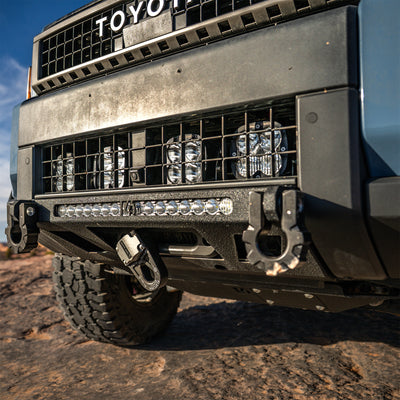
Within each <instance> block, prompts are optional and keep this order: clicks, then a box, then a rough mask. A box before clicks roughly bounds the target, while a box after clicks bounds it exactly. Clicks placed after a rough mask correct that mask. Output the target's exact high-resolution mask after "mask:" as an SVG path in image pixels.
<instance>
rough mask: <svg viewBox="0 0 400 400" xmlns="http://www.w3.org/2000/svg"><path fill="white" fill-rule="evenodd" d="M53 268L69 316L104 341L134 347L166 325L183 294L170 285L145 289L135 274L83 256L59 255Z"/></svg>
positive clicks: (78, 326) (82, 329)
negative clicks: (140, 289)
mask: <svg viewBox="0 0 400 400" xmlns="http://www.w3.org/2000/svg"><path fill="white" fill-rule="evenodd" d="M53 267H54V273H53V280H54V288H55V292H56V297H57V300H58V302H59V305H60V307H61V309H62V311H63V312H64V315H65V318H66V319H67V320H68V321H69V322H70V324H71V325H72V327H73V328H75V329H76V330H78V331H80V332H81V333H83V334H84V335H85V336H86V337H87V338H89V339H94V340H97V341H101V342H107V343H113V344H116V345H119V346H131V345H137V344H142V343H145V342H147V341H149V340H150V339H151V338H153V337H154V336H156V335H157V334H159V333H161V332H162V331H164V330H165V329H166V327H167V326H168V324H169V323H170V321H171V320H172V318H173V317H174V315H175V314H176V311H177V309H178V306H179V302H180V300H181V297H182V294H181V292H178V291H175V292H172V293H171V292H168V291H167V290H166V288H165V287H163V288H161V289H160V290H158V291H157V292H153V293H139V292H138V290H137V289H136V287H135V283H134V281H133V278H131V277H129V276H126V275H115V274H111V273H109V272H106V271H105V268H104V267H105V266H104V264H96V263H92V262H90V261H83V260H81V259H79V258H74V257H68V256H64V255H56V256H55V257H54V258H53Z"/></svg>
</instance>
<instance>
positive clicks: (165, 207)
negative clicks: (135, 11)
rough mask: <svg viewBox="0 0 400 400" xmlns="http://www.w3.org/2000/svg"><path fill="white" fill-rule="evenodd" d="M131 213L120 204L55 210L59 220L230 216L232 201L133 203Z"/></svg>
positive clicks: (226, 199) (60, 207) (70, 206)
mask: <svg viewBox="0 0 400 400" xmlns="http://www.w3.org/2000/svg"><path fill="white" fill-rule="evenodd" d="M131 208H132V212H129V213H128V214H126V213H125V212H124V211H123V209H122V207H121V204H120V203H112V204H110V203H96V204H85V205H83V204H76V205H73V204H68V205H65V204H63V205H59V206H57V208H56V216H58V217H61V218H89V217H95V218H97V217H119V216H121V215H122V216H130V215H137V216H156V215H157V216H167V215H205V214H208V215H217V214H220V215H221V214H222V215H230V214H232V212H233V201H232V200H231V199H229V198H224V199H195V200H170V201H162V200H160V201H140V202H134V203H133V207H131Z"/></svg>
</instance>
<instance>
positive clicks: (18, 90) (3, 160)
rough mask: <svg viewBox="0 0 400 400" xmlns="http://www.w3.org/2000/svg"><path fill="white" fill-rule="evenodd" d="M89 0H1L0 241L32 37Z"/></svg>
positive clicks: (9, 189)
mask: <svg viewBox="0 0 400 400" xmlns="http://www.w3.org/2000/svg"><path fill="white" fill-rule="evenodd" d="M88 2H89V1H88V0H18V1H13V0H0V3H1V4H0V171H1V174H0V241H1V242H4V241H5V240H6V239H5V235H4V228H5V225H6V202H7V200H8V196H9V194H10V191H11V185H10V180H9V166H8V164H9V146H10V130H11V113H12V109H13V107H14V106H15V105H17V104H19V103H20V102H21V101H23V100H24V99H25V93H26V80H27V74H28V67H29V66H30V65H31V63H32V43H33V38H34V36H36V35H37V34H39V33H40V32H41V31H42V29H43V27H44V26H46V25H47V24H49V23H51V22H53V21H55V20H56V19H58V18H60V17H62V16H63V15H65V14H67V13H69V12H71V11H73V10H75V9H77V8H79V7H81V6H82V5H84V4H86V3H88Z"/></svg>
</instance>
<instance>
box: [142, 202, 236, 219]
mask: <svg viewBox="0 0 400 400" xmlns="http://www.w3.org/2000/svg"><path fill="white" fill-rule="evenodd" d="M135 210H136V215H146V216H150V215H204V214H208V215H217V214H223V215H230V214H232V212H233V202H232V200H231V199H228V198H225V199H221V200H217V199H205V200H200V199H196V200H181V201H178V200H170V201H157V202H155V201H147V202H145V201H141V202H136V203H135Z"/></svg>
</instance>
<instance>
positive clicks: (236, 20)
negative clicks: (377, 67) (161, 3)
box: [36, 0, 357, 92]
mask: <svg viewBox="0 0 400 400" xmlns="http://www.w3.org/2000/svg"><path fill="white" fill-rule="evenodd" d="M356 2H357V0H191V1H190V2H189V1H185V0H178V4H179V7H177V8H173V6H172V5H173V3H174V1H170V2H167V1H166V2H165V8H168V7H169V8H170V10H169V11H168V10H166V12H170V13H171V18H172V26H173V30H174V31H179V30H180V29H182V28H186V27H191V26H192V25H196V24H198V23H202V22H205V21H208V20H211V19H213V18H215V17H220V16H223V15H225V14H229V13H231V12H234V11H238V10H241V9H244V8H245V7H249V6H256V5H257V4H258V5H259V6H257V7H258V8H257V9H256V10H252V9H249V10H248V11H246V10H243V11H242V12H241V14H240V15H235V16H234V17H232V18H228V17H227V18H225V19H222V20H221V21H217V23H216V24H215V26H214V25H212V26H208V27H206V26H204V27H200V28H199V27H197V29H196V27H194V28H193V29H194V30H195V32H194V33H193V34H192V33H190V32H186V33H182V34H179V32H177V33H176V37H174V38H170V39H169V40H161V41H160V42H159V43H157V45H156V46H153V47H151V46H150V47H147V46H142V47H140V51H139V52H133V53H130V52H128V53H126V54H125V55H124V57H122V58H118V59H117V58H111V59H110V60H109V62H105V63H104V62H102V61H99V62H98V63H95V64H94V65H91V66H90V67H86V68H82V69H79V71H77V72H71V73H70V74H68V75H66V76H59V77H58V81H57V80H49V81H47V82H46V83H45V84H44V83H42V84H39V85H38V86H37V88H36V89H37V90H38V91H39V92H43V91H45V90H49V89H51V88H53V87H55V86H59V85H64V84H68V83H71V82H73V81H76V80H79V79H84V78H85V77H88V76H93V75H95V74H99V73H102V72H105V71H106V70H110V69H113V68H118V67H123V66H125V65H128V64H130V63H132V62H136V61H142V60H144V59H146V58H153V57H155V56H159V55H162V54H164V53H166V52H171V51H176V50H179V49H180V48H181V47H187V46H189V45H196V44H199V43H202V42H204V41H209V40H212V39H217V38H218V37H220V36H221V37H222V36H223V37H225V36H229V35H230V34H237V33H240V32H242V31H247V30H251V29H256V28H258V27H261V26H266V25H272V24H275V23H277V22H280V21H283V20H287V19H289V18H294V17H296V16H297V15H305V14H307V13H309V12H312V11H314V10H318V9H320V8H323V7H329V6H336V5H339V4H344V3H356ZM131 5H132V2H131V1H129V2H128V1H126V2H123V3H120V4H119V5H118V6H115V7H113V8H111V9H106V10H105V11H103V12H102V13H99V14H95V15H92V16H91V17H89V18H86V19H84V20H82V21H80V22H78V23H76V24H74V25H72V26H71V25H70V26H68V27H66V28H65V29H63V30H59V31H58V32H56V33H54V34H52V35H51V36H49V37H47V38H45V39H43V40H41V42H40V50H39V71H38V79H39V80H41V79H42V80H44V79H45V78H47V77H49V76H52V75H54V74H57V73H61V72H62V71H65V70H67V69H69V68H73V67H77V66H79V65H81V64H83V63H87V62H90V61H93V62H95V61H94V60H96V59H100V58H101V57H103V56H107V55H109V54H112V53H114V52H116V51H119V50H122V49H123V48H124V42H123V34H122V28H121V29H120V30H119V31H116V32H115V31H113V30H112V29H111V27H110V21H111V16H112V15H114V14H115V13H116V12H117V11H122V12H123V13H124V15H125V16H126V20H125V24H124V26H126V25H128V24H131V23H133V16H132V14H131V13H130V11H129V6H131ZM146 7H147V6H146V4H145V5H144V6H143V7H142V9H141V10H142V11H141V13H139V20H140V21H141V20H143V19H146V18H149V17H148V15H147V12H146ZM102 18H107V19H106V21H105V22H104V24H103V27H104V31H103V35H102V36H101V37H100V33H99V29H100V28H99V25H97V24H96V21H98V20H99V19H102Z"/></svg>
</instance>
